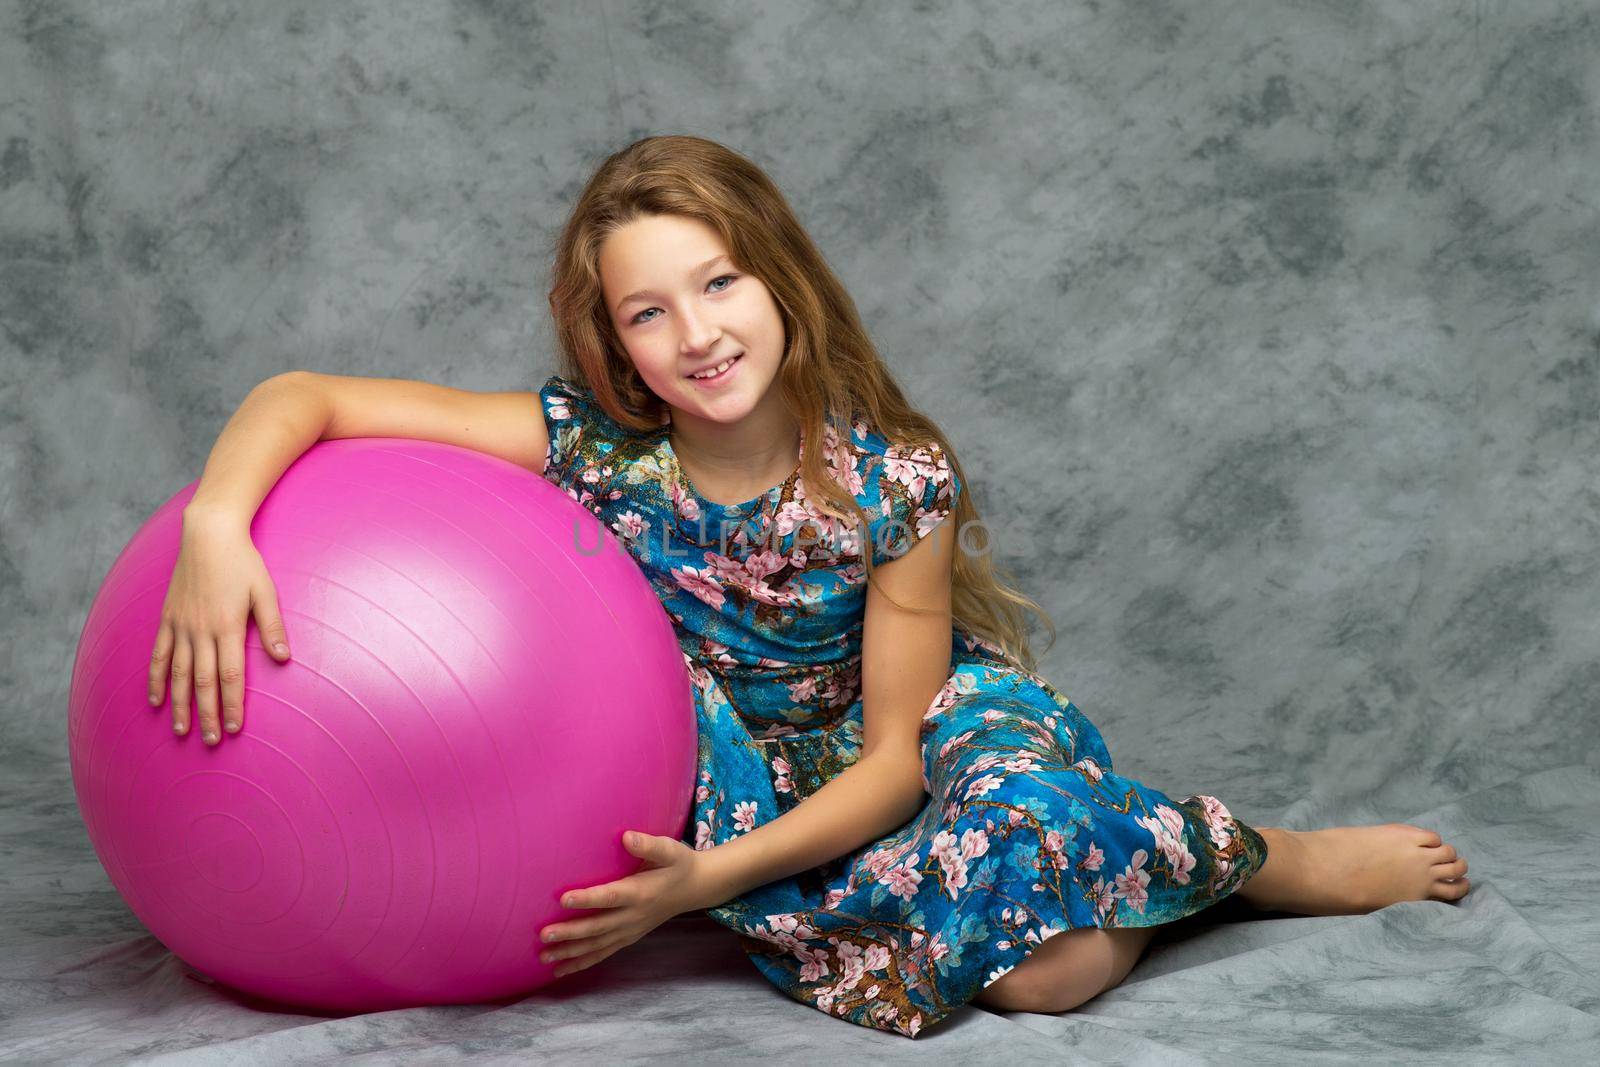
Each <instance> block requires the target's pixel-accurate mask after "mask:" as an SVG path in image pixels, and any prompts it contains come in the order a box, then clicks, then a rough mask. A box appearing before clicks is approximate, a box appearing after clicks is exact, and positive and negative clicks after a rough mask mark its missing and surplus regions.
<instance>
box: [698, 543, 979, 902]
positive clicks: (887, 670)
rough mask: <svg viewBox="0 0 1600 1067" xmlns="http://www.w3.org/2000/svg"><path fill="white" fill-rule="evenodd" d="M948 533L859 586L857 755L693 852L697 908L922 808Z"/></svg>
mask: <svg viewBox="0 0 1600 1067" xmlns="http://www.w3.org/2000/svg"><path fill="white" fill-rule="evenodd" d="M954 526H955V523H953V522H946V523H941V524H940V525H938V526H935V527H934V528H933V529H932V530H931V531H930V532H929V533H928V534H927V535H926V536H924V537H923V538H922V539H921V540H920V541H918V542H917V543H916V544H914V545H913V546H912V547H911V548H910V549H909V550H907V551H906V552H905V553H904V554H903V555H901V556H899V557H898V558H896V559H893V560H890V561H888V562H886V563H882V564H879V565H878V566H877V567H876V568H874V571H875V574H876V577H877V580H878V582H879V585H876V586H874V585H869V586H868V587H867V612H866V620H865V622H864V623H863V628H862V637H861V718H862V731H863V738H862V744H861V755H860V756H859V757H858V758H857V760H856V762H855V763H854V764H852V765H851V766H849V767H848V768H846V769H845V770H844V771H843V772H841V773H840V774H838V775H835V776H834V777H833V778H832V779H831V780H830V781H829V782H828V783H827V784H826V785H824V786H823V787H822V788H821V789H818V790H817V791H816V792H815V793H813V794H812V795H811V796H809V797H807V798H806V799H805V800H803V801H801V802H800V803H799V804H798V805H796V806H795V807H794V808H793V809H792V810H790V811H788V812H786V813H784V814H783V815H781V816H779V817H778V818H776V819H774V820H772V821H771V822H769V823H764V824H763V825H761V826H758V827H756V828H755V829H754V830H752V831H750V832H749V833H747V834H740V835H739V836H737V837H734V838H732V839H731V840H729V841H726V842H724V843H722V844H720V845H717V846H716V847H715V848H712V849H709V850H707V851H706V852H704V853H702V855H703V856H704V857H705V859H706V861H707V867H708V869H709V871H710V873H711V886H712V887H713V890H714V895H715V896H716V899H715V900H711V901H708V902H706V904H705V906H706V907H710V906H713V905H716V904H720V903H722V902H723V901H725V900H728V899H731V898H733V897H736V896H739V895H741V894H742V893H744V892H745V891H746V890H749V889H752V888H754V887H756V886H758V885H765V884H767V883H768V882H772V881H776V880H777V879H779V878H784V877H787V876H789V875H791V874H796V873H798V872H800V871H805V870H809V869H811V868H813V867H816V866H819V865H821V864H823V863H826V862H828V861H829V860H832V859H835V858H837V857H839V856H842V855H845V854H846V853H848V852H853V851H854V850H855V849H857V848H859V847H860V846H862V845H864V844H866V843H868V842H870V841H875V840H877V839H878V838H880V837H882V836H883V835H884V834H886V833H888V832H889V831H891V830H895V829H898V828H900V827H901V826H904V825H905V824H906V822H907V821H908V820H910V819H911V817H912V816H914V815H915V814H916V813H917V812H918V811H920V810H921V808H922V806H923V804H924V803H925V802H926V801H927V794H926V793H925V792H924V791H923V787H922V740H921V736H922V717H923V715H924V713H926V712H927V710H928V706H929V705H931V704H932V703H933V700H934V697H936V696H937V695H938V693H939V690H940V689H942V688H943V687H944V684H945V682H946V681H947V680H948V678H949V674H950V633H951V622H952V620H951V614H950V581H951V570H952V567H953V563H954V559H955V536H954V534H953V533H952V532H951V531H952V528H953V527H954ZM880 589H881V591H880ZM884 593H887V594H888V597H893V598H894V601H895V602H898V604H899V605H901V606H898V607H897V606H896V603H894V602H891V601H890V600H889V599H888V597H886V596H884V595H883V594H884ZM914 608H920V609H922V610H923V612H924V613H923V614H918V613H916V612H915V611H913V610H909V609H914Z"/></svg>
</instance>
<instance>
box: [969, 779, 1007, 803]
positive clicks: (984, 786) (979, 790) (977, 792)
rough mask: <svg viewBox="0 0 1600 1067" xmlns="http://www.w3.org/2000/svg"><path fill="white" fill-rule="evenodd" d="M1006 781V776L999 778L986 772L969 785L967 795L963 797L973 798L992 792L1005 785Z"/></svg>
mask: <svg viewBox="0 0 1600 1067" xmlns="http://www.w3.org/2000/svg"><path fill="white" fill-rule="evenodd" d="M1005 782H1006V780H1005V779H1004V778H997V777H996V776H994V775H992V774H986V775H984V776H983V777H982V778H979V779H977V780H976V781H975V782H973V783H972V784H971V785H969V786H967V793H966V796H964V797H963V798H962V799H963V800H971V799H972V798H973V797H981V796H983V795H984V794H985V793H991V792H993V791H994V790H996V789H999V788H1000V787H1001V786H1002V785H1005Z"/></svg>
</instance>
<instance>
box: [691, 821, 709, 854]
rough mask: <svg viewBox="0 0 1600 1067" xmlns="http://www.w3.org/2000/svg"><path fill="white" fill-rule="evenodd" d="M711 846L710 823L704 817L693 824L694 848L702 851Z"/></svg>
mask: <svg viewBox="0 0 1600 1067" xmlns="http://www.w3.org/2000/svg"><path fill="white" fill-rule="evenodd" d="M710 847H711V824H710V823H708V822H706V821H705V820H704V819H702V820H700V821H699V822H697V823H695V824H694V850H695V851H696V852H704V851H705V850H706V849H708V848H710Z"/></svg>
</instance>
